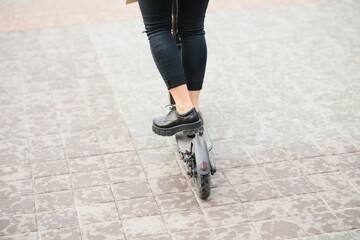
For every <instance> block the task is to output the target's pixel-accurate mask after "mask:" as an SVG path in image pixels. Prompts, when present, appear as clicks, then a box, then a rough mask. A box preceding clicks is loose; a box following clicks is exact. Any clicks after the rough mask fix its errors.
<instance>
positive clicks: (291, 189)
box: [271, 177, 316, 196]
mask: <svg viewBox="0 0 360 240" xmlns="http://www.w3.org/2000/svg"><path fill="white" fill-rule="evenodd" d="M271 183H272V184H273V185H274V186H275V188H276V189H277V190H278V191H279V193H280V195H281V196H291V195H297V194H304V193H312V192H315V191H316V190H315V188H314V187H313V186H312V185H311V183H310V182H309V181H308V180H307V179H306V178H304V177H295V178H284V179H279V180H273V181H271Z"/></svg>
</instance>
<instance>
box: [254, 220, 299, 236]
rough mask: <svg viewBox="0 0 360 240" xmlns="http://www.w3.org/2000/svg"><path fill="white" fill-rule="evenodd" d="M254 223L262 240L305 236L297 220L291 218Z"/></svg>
mask: <svg viewBox="0 0 360 240" xmlns="http://www.w3.org/2000/svg"><path fill="white" fill-rule="evenodd" d="M254 225H255V228H256V229H257V231H258V232H259V233H260V235H261V237H262V239H264V240H266V239H269V240H275V239H281V240H282V239H291V238H296V237H303V236H305V234H304V232H303V231H302V230H301V228H300V226H299V225H298V223H297V220H295V219H293V218H284V219H278V220H267V221H261V222H255V223H254Z"/></svg>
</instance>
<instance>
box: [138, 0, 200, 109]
mask: <svg viewBox="0 0 360 240" xmlns="http://www.w3.org/2000/svg"><path fill="white" fill-rule="evenodd" d="M171 4H172V1H171V0H139V6H140V10H141V13H142V16H143V20H144V24H145V29H146V33H147V35H148V38H149V43H150V48H151V53H152V55H153V58H154V61H155V63H156V66H157V68H158V70H159V72H160V74H161V75H162V77H163V79H164V81H165V83H166V85H167V87H168V89H169V91H170V93H171V95H172V96H173V98H174V100H175V103H176V109H177V111H178V112H179V113H186V112H188V111H189V110H190V109H192V108H193V105H192V102H191V99H190V96H189V93H188V91H187V87H186V78H185V73H184V68H183V65H182V61H181V56H180V53H179V51H178V48H177V46H176V44H175V42H174V40H173V38H172V35H171V9H172V8H171V7H172V5H171Z"/></svg>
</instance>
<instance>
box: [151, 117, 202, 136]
mask: <svg viewBox="0 0 360 240" xmlns="http://www.w3.org/2000/svg"><path fill="white" fill-rule="evenodd" d="M152 130H153V132H154V133H156V134H157V135H160V136H172V135H174V134H175V133H178V132H181V131H182V132H183V133H184V134H189V135H190V134H191V135H192V134H196V133H199V132H201V131H203V124H202V121H200V120H199V121H197V122H194V123H188V124H182V125H179V126H175V127H172V128H160V127H157V126H155V125H153V126H152Z"/></svg>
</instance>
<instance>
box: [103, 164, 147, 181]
mask: <svg viewBox="0 0 360 240" xmlns="http://www.w3.org/2000/svg"><path fill="white" fill-rule="evenodd" d="M108 171H109V175H110V177H111V180H112V182H113V183H119V182H129V181H137V180H145V179H146V176H145V173H144V171H143V168H142V166H141V165H137V166H124V167H121V168H111V169H109V170H108Z"/></svg>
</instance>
